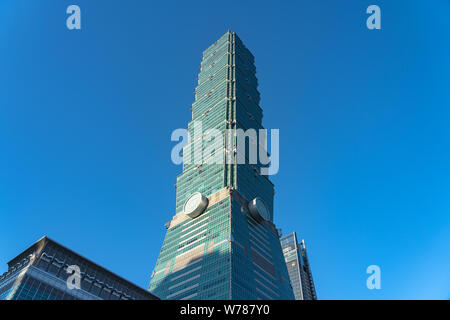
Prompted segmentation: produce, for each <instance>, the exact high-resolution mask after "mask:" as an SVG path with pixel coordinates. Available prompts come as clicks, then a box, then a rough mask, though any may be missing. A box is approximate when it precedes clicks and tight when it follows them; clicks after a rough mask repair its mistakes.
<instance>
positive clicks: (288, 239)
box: [281, 232, 317, 300]
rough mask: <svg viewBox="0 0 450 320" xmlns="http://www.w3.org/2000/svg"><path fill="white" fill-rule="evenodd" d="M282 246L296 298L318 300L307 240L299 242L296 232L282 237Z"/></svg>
mask: <svg viewBox="0 0 450 320" xmlns="http://www.w3.org/2000/svg"><path fill="white" fill-rule="evenodd" d="M281 247H282V248H283V254H284V258H285V261H286V266H287V269H288V272H289V278H290V279H291V285H292V289H293V290H294V295H295V299H296V300H317V294H316V289H315V287H314V281H313V277H312V273H311V267H310V265H309V261H308V255H307V254H306V246H305V240H302V241H301V242H298V240H297V234H296V233H295V232H293V233H291V234H289V235H287V236H285V237H283V238H282V239H281Z"/></svg>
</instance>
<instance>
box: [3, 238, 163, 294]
mask: <svg viewBox="0 0 450 320" xmlns="http://www.w3.org/2000/svg"><path fill="white" fill-rule="evenodd" d="M30 255H32V256H34V258H33V259H31V261H32V262H31V263H33V261H34V262H36V261H38V260H39V259H40V258H41V257H42V258H43V259H45V260H48V259H51V260H54V261H55V263H57V264H61V265H66V266H67V265H77V266H78V267H80V270H81V276H82V277H87V278H89V279H91V280H92V279H99V281H101V282H104V283H105V284H108V283H110V286H111V287H112V286H114V285H113V284H116V285H120V286H121V287H126V288H129V289H131V290H133V291H135V292H137V293H139V295H142V296H145V297H147V298H149V299H158V298H157V297H156V296H154V295H152V294H151V293H150V292H148V291H147V290H145V289H143V288H141V287H139V286H137V285H135V284H134V283H132V282H130V281H128V280H126V279H124V278H122V277H120V276H118V275H117V274H115V273H113V272H111V271H109V270H107V269H105V268H104V267H102V266H100V265H98V264H96V263H95V262H93V261H91V260H89V259H87V258H85V257H83V256H82V255H80V254H78V253H76V252H74V251H73V250H71V249H69V248H67V247H65V246H63V245H61V244H59V243H58V242H56V241H54V240H52V239H50V238H48V237H47V236H44V237H42V238H41V239H40V240H38V241H37V242H36V243H34V244H33V245H31V246H30V247H29V248H27V249H26V250H24V251H23V252H22V253H20V254H19V255H18V256H16V257H15V258H14V259H12V260H11V261H9V262H8V267H9V269H13V268H15V266H16V265H17V264H20V263H22V261H23V260H24V259H26V258H27V257H29V256H30ZM44 256H45V257H44Z"/></svg>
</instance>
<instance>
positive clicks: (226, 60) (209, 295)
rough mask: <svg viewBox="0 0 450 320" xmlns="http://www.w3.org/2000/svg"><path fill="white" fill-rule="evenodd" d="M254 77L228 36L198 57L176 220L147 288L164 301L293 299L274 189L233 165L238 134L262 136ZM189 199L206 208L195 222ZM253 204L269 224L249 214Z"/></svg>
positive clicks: (254, 171)
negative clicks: (200, 199)
mask: <svg viewBox="0 0 450 320" xmlns="http://www.w3.org/2000/svg"><path fill="white" fill-rule="evenodd" d="M255 74H256V69H255V66H254V57H253V55H252V54H251V53H250V51H249V50H248V49H247V48H246V47H245V45H244V44H243V43H242V41H241V40H240V39H239V38H238V36H237V35H236V34H235V33H232V32H230V31H228V32H227V33H225V34H224V35H223V36H222V37H220V38H219V39H218V40H217V41H216V42H215V43H214V44H212V45H211V46H210V47H209V48H207V49H206V50H205V51H204V52H203V59H202V62H201V65H200V73H199V75H198V85H197V87H196V90H195V101H194V103H193V104H192V121H190V122H189V123H188V126H187V128H188V131H189V134H190V139H189V142H188V144H187V145H186V146H185V148H184V149H183V172H182V173H181V174H180V175H179V176H178V177H177V182H176V187H177V194H176V209H175V215H174V217H173V218H172V220H171V221H170V222H168V223H167V224H166V228H167V233H166V236H165V239H164V243H163V245H162V248H161V252H160V254H159V257H158V260H157V263H156V266H155V268H154V270H153V273H152V276H151V280H150V286H149V290H150V291H151V292H152V293H154V294H155V295H157V296H158V297H160V298H161V299H176V300H180V299H205V300H215V299H233V300H239V299H263V300H266V299H294V296H293V293H292V288H291V286H290V282H289V275H288V272H287V269H286V264H285V263H284V258H283V253H282V250H281V245H280V241H279V234H278V231H277V229H276V228H275V225H274V224H273V197H274V187H273V184H272V183H271V182H270V180H269V179H268V178H267V176H263V175H260V170H259V169H260V167H261V165H260V164H259V163H255V164H249V163H248V162H246V163H243V164H238V162H237V158H238V154H239V153H241V154H242V153H243V154H244V155H247V150H245V149H243V148H241V146H240V145H239V144H238V143H237V138H236V130H238V129H242V130H247V129H256V130H258V129H262V128H263V127H262V124H261V123H262V117H263V114H262V109H261V108H260V107H259V101H260V96H259V92H258V90H257V86H258V80H257V78H256V76H255ZM199 123H200V124H201V133H202V134H207V133H208V132H211V131H212V130H213V129H215V131H216V132H220V133H221V136H220V137H218V138H214V139H203V138H202V137H203V136H202V135H200V137H199V136H198V134H197V135H196V130H198V129H197V128H196V127H198V125H199ZM225 132H227V133H225ZM244 148H247V146H244ZM199 153H200V154H201V155H202V156H201V159H200V160H199V161H196V159H197V160H198V158H197V157H198V154H199ZM187 159H192V160H193V161H187ZM210 159H223V161H222V162H221V163H218V162H217V161H209V160H210ZM194 193H201V194H202V195H203V196H204V197H205V198H207V200H208V201H207V202H208V205H207V207H206V209H205V210H204V212H203V213H202V214H200V215H199V216H198V217H194V218H192V217H191V216H189V215H188V214H187V213H186V212H184V210H185V209H184V206H185V203H186V200H187V199H188V198H190V197H191V196H192V195H193V194H194ZM257 197H258V198H259V199H262V201H263V202H264V203H265V205H266V207H267V211H268V213H269V217H268V219H267V220H264V221H259V220H258V221H257V219H256V220H255V218H254V217H253V216H252V215H251V214H250V212H249V207H248V203H249V201H252V199H255V198H257Z"/></svg>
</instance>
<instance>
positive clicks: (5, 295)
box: [0, 237, 158, 300]
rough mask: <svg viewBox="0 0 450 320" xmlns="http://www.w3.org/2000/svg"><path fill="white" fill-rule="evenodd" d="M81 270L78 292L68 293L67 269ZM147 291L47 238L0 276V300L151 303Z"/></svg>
mask: <svg viewBox="0 0 450 320" xmlns="http://www.w3.org/2000/svg"><path fill="white" fill-rule="evenodd" d="M73 265H76V266H78V267H79V269H80V278H79V279H80V288H73V289H69V288H68V286H67V279H68V276H69V275H70V273H67V268H68V267H69V266H73ZM154 299H158V298H157V297H155V296H154V295H152V294H151V293H149V292H148V291H147V290H145V289H143V288H140V287H138V286H136V285H134V284H132V283H131V282H129V281H127V280H125V279H123V278H121V277H119V276H117V275H115V274H114V273H112V272H110V271H108V270H106V269H104V268H102V267H100V266H98V265H97V264H95V263H93V262H91V261H89V260H87V259H85V258H83V257H82V256H80V255H78V254H76V253H75V252H73V251H71V250H69V249H67V248H65V247H63V246H61V245H59V244H58V243H56V242H55V241H53V240H50V239H49V238H47V237H44V238H42V239H41V240H39V241H38V242H36V243H35V244H34V245H33V246H31V247H30V248H28V249H27V250H25V251H24V252H23V253H21V254H20V255H18V256H17V257H16V258H14V259H13V260H12V261H11V262H9V263H8V271H7V272H5V273H4V274H2V275H0V300H154Z"/></svg>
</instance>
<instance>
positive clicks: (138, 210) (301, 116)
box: [0, 0, 450, 299]
mask: <svg viewBox="0 0 450 320" xmlns="http://www.w3.org/2000/svg"><path fill="white" fill-rule="evenodd" d="M344 3H345V4H344ZM70 4H77V5H79V6H80V7H81V13H82V30H79V31H69V30H68V29H67V28H66V25H65V20H66V17H67V15H66V13H65V11H66V8H67V6H68V5H70ZM370 4H377V5H379V6H380V8H381V15H382V22H381V26H382V29H381V30H378V31H371V30H368V29H367V28H366V22H365V21H366V18H367V17H368V15H367V14H366V13H365V10H366V8H367V7H368V6H369V5H370ZM449 10H450V2H449V1H447V0H433V1H400V0H397V1H381V0H376V1H363V0H354V1H345V2H342V1H326V0H318V1H292V2H290V1H281V3H280V1H261V0H260V1H223V2H220V1H216V2H211V1H179V2H174V1H158V2H153V1H137V0H135V1H126V2H125V1H100V0H97V1H87V0H73V1H63V0H53V1H50V0H46V1H44V0H42V1H32V0H29V1H25V0H2V1H1V2H0V39H1V41H0V221H1V229H2V232H1V233H0V272H3V271H6V262H7V261H9V260H10V259H12V258H13V257H14V256H15V255H16V254H18V253H19V252H20V251H22V250H23V249H25V248H26V247H27V246H29V245H31V244H32V243H33V242H35V241H36V240H38V239H39V238H41V237H42V236H43V235H48V236H49V237H51V238H53V239H55V240H57V241H58V242H60V243H62V244H63V245H66V246H68V247H70V248H72V249H73V250H75V251H77V252H79V253H81V254H82V255H84V256H86V257H88V258H90V259H91V260H94V261H96V262H97V263H99V264H101V265H103V266H105V267H107V268H108V269H110V270H112V271H114V272H115V273H118V274H119V275H122V276H123V277H125V278H127V279H129V280H131V281H133V282H135V283H136V284H138V285H141V286H143V287H147V285H148V283H149V277H150V274H151V272H152V269H153V267H154V264H155V262H156V259H157V256H158V253H159V249H160V247H161V245H162V241H163V238H164V234H165V229H164V222H165V221H166V220H168V219H170V218H171V217H172V215H173V214H174V212H175V187H174V183H175V178H176V176H177V175H178V174H179V173H180V172H181V167H180V166H175V165H173V164H172V163H171V159H170V152H171V148H172V147H173V146H174V143H173V142H171V141H170V134H171V132H172V131H173V130H174V129H176V128H183V127H185V126H186V124H187V122H188V121H189V120H190V111H189V107H190V105H191V103H192V102H193V99H194V95H193V92H194V87H195V85H196V77H197V73H198V72H199V65H200V60H201V52H202V51H203V50H204V49H205V48H206V47H208V46H209V45H210V44H211V43H213V42H214V41H215V40H216V39H217V38H218V37H220V36H221V35H222V34H223V33H225V32H226V30H228V29H231V30H232V31H235V32H236V33H237V34H238V35H239V36H240V38H241V39H242V40H243V41H244V43H245V44H246V45H247V47H248V48H249V49H250V50H251V51H252V52H253V54H254V55H255V57H256V67H257V70H258V74H257V76H258V78H259V82H260V87H259V90H260V92H261V98H262V102H261V106H262V108H263V109H264V120H263V124H264V126H265V127H266V128H279V129H280V140H281V142H280V144H281V145H280V171H279V173H278V174H277V175H276V176H273V177H272V181H273V182H274V183H275V187H276V196H275V212H274V215H275V222H276V224H277V225H278V226H279V227H281V228H282V229H283V231H284V233H288V232H291V231H297V232H298V234H299V236H300V237H302V238H304V239H305V241H306V243H307V246H308V249H309V256H310V260H311V264H312V270H313V276H314V279H315V282H316V287H317V291H318V296H319V298H321V299H448V298H450V273H449V270H450V214H449V212H450V200H449V199H450V198H449V194H450V129H449V127H450V126H449V124H450V111H449V110H450V98H449V88H450V70H449V69H450V64H449V58H448V57H450V50H449V49H450V45H449V42H450V41H449V39H450V22H449V21H450V19H449V18H448V17H449V14H450V12H449ZM372 264H376V265H379V266H380V267H381V277H382V280H381V286H382V288H381V290H368V289H367V288H366V278H367V276H368V275H367V274H366V273H365V270H366V268H367V266H369V265H372Z"/></svg>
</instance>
